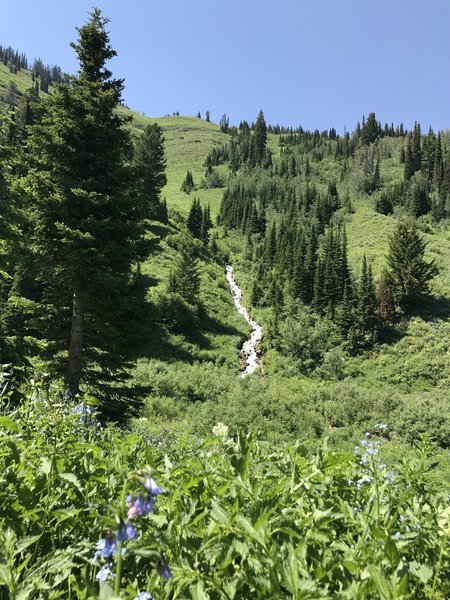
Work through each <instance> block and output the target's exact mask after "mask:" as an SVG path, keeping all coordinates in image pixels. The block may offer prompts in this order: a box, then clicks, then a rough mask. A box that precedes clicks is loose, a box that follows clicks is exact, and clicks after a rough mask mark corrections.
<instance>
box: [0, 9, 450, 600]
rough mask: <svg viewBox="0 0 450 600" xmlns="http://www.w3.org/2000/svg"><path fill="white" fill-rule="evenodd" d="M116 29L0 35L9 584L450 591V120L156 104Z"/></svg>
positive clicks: (3, 526) (197, 592) (32, 591)
mask: <svg viewBox="0 0 450 600" xmlns="http://www.w3.org/2000/svg"><path fill="white" fill-rule="evenodd" d="M106 24H107V20H105V18H104V17H103V16H102V14H101V13H100V11H98V10H97V9H94V10H93V12H92V13H91V16H90V20H89V21H88V22H87V23H86V24H85V25H84V26H82V27H81V28H80V29H79V30H78V38H77V40H76V42H74V43H73V44H72V47H73V49H74V51H75V53H76V55H77V57H78V60H79V71H78V73H77V75H69V74H64V73H62V71H61V69H59V67H57V66H48V65H47V66H45V65H44V63H43V62H42V60H35V61H34V63H33V64H31V63H30V62H29V61H28V59H27V57H26V56H25V55H23V54H22V53H21V52H20V51H18V50H15V49H12V48H4V47H2V46H0V61H1V62H0V362H1V364H2V365H3V367H2V369H1V371H2V372H1V375H0V384H1V387H0V410H1V415H0V456H1V457H2V458H1V467H2V468H1V469H0V470H1V473H2V475H1V476H0V482H1V483H2V486H1V487H2V489H3V492H0V506H1V507H2V511H1V515H0V598H1V599H3V598H5V599H6V598H13V599H21V600H22V599H27V598H66V597H67V598H80V599H81V598H84V599H88V598H97V597H98V598H127V599H128V598H130V599H131V598H139V600H144V599H145V600H148V599H149V598H151V597H152V594H153V597H154V598H155V599H163V598H196V599H199V600H200V599H204V598H214V599H216V598H224V599H225V598H226V599H232V598H236V599H238V598H261V599H263V598H264V599H266V598H311V599H315V598H392V599H394V598H395V599H398V598H435V599H438V598H445V597H447V596H448V594H449V593H450V589H449V587H448V576H449V574H450V572H449V569H450V566H449V562H448V556H449V548H448V539H449V536H448V534H449V531H450V530H449V512H448V507H446V498H447V499H448V486H449V481H450V460H449V439H450V417H449V415H450V394H449V389H450V228H449V223H450V134H449V133H448V132H444V131H441V132H434V131H433V130H431V129H429V130H422V125H421V124H419V123H415V124H414V125H413V126H412V127H409V128H408V127H407V126H405V125H404V124H402V123H399V124H384V123H381V122H379V121H378V119H377V116H376V114H375V113H374V112H370V113H369V114H368V116H367V117H365V118H362V120H361V122H360V123H357V124H356V125H355V129H354V131H352V132H343V133H342V132H338V131H336V130H335V129H333V128H332V129H329V130H327V131H317V130H316V131H306V130H304V129H302V128H301V127H298V128H295V129H294V128H290V127H283V126H279V125H273V124H268V123H266V120H265V117H264V114H263V111H260V112H259V114H257V115H255V121H254V122H253V123H248V122H246V121H242V122H241V123H240V124H239V125H233V124H230V122H229V118H228V117H227V115H226V114H224V115H223V116H222V118H221V119H220V123H219V124H215V123H212V122H211V121H210V115H209V112H208V111H207V112H206V113H205V115H204V116H202V115H201V114H200V113H199V114H198V115H197V116H180V115H179V114H172V115H167V116H164V117H159V118H148V117H146V116H144V115H142V114H138V113H135V112H133V111H132V110H131V109H130V108H129V107H126V106H124V104H123V101H122V92H123V86H124V83H123V80H121V79H118V78H116V77H115V75H113V73H112V72H111V71H110V70H109V60H110V59H111V58H112V57H114V55H115V51H114V49H113V47H112V45H111V43H110V40H109V34H108V32H107V30H106ZM299 118H301V115H299ZM423 127H424V128H425V127H426V126H425V125H424V126H423ZM226 264H231V265H232V266H233V270H234V273H235V276H236V280H237V283H238V285H239V286H240V288H242V290H243V304H244V305H245V306H246V308H247V309H248V311H249V312H250V314H251V316H252V318H253V319H255V321H257V322H258V323H260V324H261V325H262V331H263V338H262V341H261V343H260V344H259V346H258V354H259V358H260V368H259V370H258V371H257V372H256V373H255V374H252V375H250V376H248V377H244V378H242V377H239V374H240V372H241V371H242V368H243V364H242V361H243V358H242V356H241V354H240V350H241V347H242V343H243V342H244V341H245V339H246V338H247V337H248V335H249V326H248V325H247V323H246V322H245V321H244V320H243V319H242V317H241V315H240V314H238V312H237V311H236V308H235V306H234V304H233V298H232V295H231V293H230V289H229V286H228V283H227V280H226V277H225V265H226ZM399 457H401V460H399ZM124 549H126V553H125V554H124V555H123V556H122V551H123V550H124ZM145 590H148V591H145ZM150 592H151V593H150Z"/></svg>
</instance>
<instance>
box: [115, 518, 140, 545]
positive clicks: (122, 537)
mask: <svg viewBox="0 0 450 600" xmlns="http://www.w3.org/2000/svg"><path fill="white" fill-rule="evenodd" d="M138 536H139V533H138V531H137V529H136V527H135V526H134V525H133V524H132V523H130V521H127V522H126V523H124V522H123V521H122V522H121V523H120V525H119V529H118V531H117V541H118V542H125V541H126V540H135V539H136V538H137V537H138Z"/></svg>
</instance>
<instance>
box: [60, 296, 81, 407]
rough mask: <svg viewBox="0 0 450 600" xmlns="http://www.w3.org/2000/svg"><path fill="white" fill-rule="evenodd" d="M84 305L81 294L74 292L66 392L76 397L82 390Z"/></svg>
mask: <svg viewBox="0 0 450 600" xmlns="http://www.w3.org/2000/svg"><path fill="white" fill-rule="evenodd" d="M83 325H84V306H83V301H82V300H81V298H80V297H79V295H78V294H77V293H76V292H74V294H73V311H72V331H71V334H70V346H69V361H68V364H67V371H66V375H65V377H64V388H65V393H66V395H67V396H69V397H70V398H74V396H76V394H78V393H79V391H80V379H81V368H82V363H83Z"/></svg>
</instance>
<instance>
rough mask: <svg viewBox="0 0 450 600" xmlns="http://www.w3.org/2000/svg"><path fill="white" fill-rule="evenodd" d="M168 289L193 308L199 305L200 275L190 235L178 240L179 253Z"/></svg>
mask: <svg viewBox="0 0 450 600" xmlns="http://www.w3.org/2000/svg"><path fill="white" fill-rule="evenodd" d="M168 289H169V291H170V292H172V293H174V294H178V295H179V296H181V297H182V298H183V300H184V301H185V302H187V303H188V304H190V305H191V306H196V305H198V303H199V294H200V273H199V270H198V264H197V258H196V249H195V244H194V241H193V239H192V237H191V236H190V235H189V234H186V235H182V236H181V237H180V239H179V240H178V253H177V256H176V258H175V260H174V268H173V269H172V271H171V272H170V276H169V286H168Z"/></svg>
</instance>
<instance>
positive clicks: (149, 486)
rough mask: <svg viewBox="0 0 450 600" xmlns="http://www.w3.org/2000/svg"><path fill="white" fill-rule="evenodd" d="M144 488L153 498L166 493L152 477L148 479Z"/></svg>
mask: <svg viewBox="0 0 450 600" xmlns="http://www.w3.org/2000/svg"><path fill="white" fill-rule="evenodd" d="M144 487H145V489H146V490H147V491H148V492H149V493H150V494H151V495H152V496H157V495H158V494H163V493H164V490H163V489H162V488H160V487H159V485H158V484H157V483H156V481H155V480H154V479H153V478H152V477H147V479H146V480H145V481H144Z"/></svg>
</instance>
